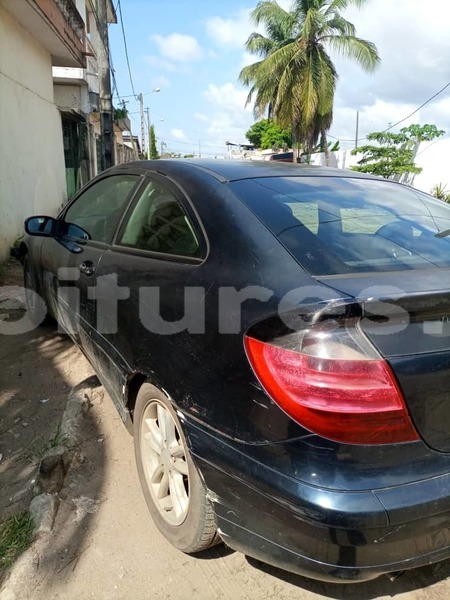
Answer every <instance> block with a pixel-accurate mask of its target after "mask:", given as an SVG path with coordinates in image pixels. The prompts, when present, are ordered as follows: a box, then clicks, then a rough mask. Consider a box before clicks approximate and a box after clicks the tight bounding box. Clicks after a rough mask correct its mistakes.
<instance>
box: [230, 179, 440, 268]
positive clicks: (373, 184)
mask: <svg viewBox="0 0 450 600" xmlns="http://www.w3.org/2000/svg"><path fill="white" fill-rule="evenodd" d="M230 187H231V188H232V190H233V191H234V193H235V194H236V195H237V196H238V197H239V198H240V199H241V200H242V201H243V202H244V203H245V204H246V205H247V206H248V207H249V208H250V209H251V210H252V211H253V212H254V213H255V214H256V216H257V217H258V218H259V219H260V220H261V221H262V222H263V223H264V224H265V225H266V226H267V227H268V228H269V229H270V230H271V231H272V233H273V234H274V235H275V236H276V237H277V238H278V240H279V241H280V242H281V243H282V244H283V245H284V246H285V247H286V248H287V249H288V250H289V252H291V254H292V255H293V256H294V257H295V258H296V259H297V260H298V261H299V262H300V264H301V265H302V266H303V267H304V268H305V269H306V270H307V271H308V272H310V273H311V274H312V275H337V274H344V273H358V272H373V271H400V270H405V269H437V268H440V267H442V268H444V267H450V205H449V204H446V203H445V202H443V201H441V200H435V199H434V198H432V197H431V196H428V195H427V194H424V193H422V192H418V191H417V190H414V189H413V188H409V187H406V186H403V185H399V184H396V183H393V182H389V181H382V180H380V181H377V180H372V179H361V178H351V177H348V178H341V177H267V178H257V179H252V180H242V181H235V182H232V183H230Z"/></svg>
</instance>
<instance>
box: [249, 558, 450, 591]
mask: <svg viewBox="0 0 450 600" xmlns="http://www.w3.org/2000/svg"><path fill="white" fill-rule="evenodd" d="M246 559H247V562H248V563H249V564H250V565H251V566H252V567H254V568H255V569H258V570H259V571H262V572H264V573H266V574H268V575H271V576H272V577H276V578H277V579H280V580H282V581H284V582H286V583H290V584H291V585H294V586H296V587H298V588H301V589H302V590H305V591H308V592H311V593H314V594H320V595H322V596H326V597H328V598H336V600H372V599H375V598H384V597H389V596H397V595H399V594H405V593H408V592H413V591H415V590H419V589H423V588H427V587H429V586H432V585H434V584H436V583H438V582H440V581H443V580H445V579H447V578H448V577H449V576H450V560H446V561H442V562H440V563H436V564H434V565H427V566H425V567H420V568H417V569H412V570H410V571H405V572H404V573H402V574H400V575H399V576H398V578H397V579H395V580H394V581H391V580H390V579H389V578H388V577H387V576H382V577H379V578H377V579H374V580H372V581H366V582H362V583H327V582H324V581H316V580H313V579H308V578H306V577H302V576H301V575H296V574H294V573H289V572H288V571H284V570H283V569H279V568H277V567H273V566H271V565H268V564H265V563H262V562H261V561H259V560H256V559H254V558H251V557H249V556H246Z"/></svg>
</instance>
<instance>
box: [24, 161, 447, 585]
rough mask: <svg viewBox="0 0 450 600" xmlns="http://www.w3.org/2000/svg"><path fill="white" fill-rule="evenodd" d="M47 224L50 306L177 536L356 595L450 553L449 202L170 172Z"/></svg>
mask: <svg viewBox="0 0 450 600" xmlns="http://www.w3.org/2000/svg"><path fill="white" fill-rule="evenodd" d="M25 227H26V231H27V233H28V235H27V236H26V237H25V238H24V240H23V243H22V246H21V254H22V260H23V266H24V273H25V284H26V288H27V298H28V306H29V313H30V315H31V317H32V318H33V319H34V321H35V322H38V321H40V320H42V319H43V318H44V315H45V312H46V311H48V312H49V313H50V314H52V315H53V316H54V317H56V318H57V320H58V321H59V322H60V323H61V324H62V325H63V327H64V328H65V329H66V330H67V331H68V332H69V333H70V335H71V336H72V337H73V339H74V340H75V341H76V343H77V344H79V345H80V347H81V348H82V350H83V352H84V353H85V354H86V356H88V358H89V360H90V361H91V362H92V365H93V366H94V369H95V370H96V372H97V374H98V376H99V378H100V380H101V381H102V383H103V384H104V386H105V388H106V389H107V390H108V392H109V394H110V395H111V398H112V399H113V401H114V403H115V404H116V406H117V409H118V411H119V413H120V415H121V417H122V419H123V420H124V421H125V422H126V423H128V425H130V427H132V430H133V432H134V437H135V449H136V459H137V466H138V470H139V475H140V479H141V483H142V487H143V490H144V494H145V498H146V501H147V504H148V507H149V509H150V512H151V514H152V517H153V519H154V520H155V522H156V524H157V526H158V527H159V529H160V530H161V531H162V533H163V534H164V535H165V536H166V538H167V539H168V540H169V541H170V542H171V543H172V544H174V545H175V546H176V547H178V548H179V549H180V550H182V551H184V552H189V553H193V552H198V551H200V550H203V549H205V548H207V547H208V546H210V545H212V544H214V543H216V542H217V541H218V540H219V539H222V540H223V541H225V543H226V544H228V546H230V547H231V548H233V549H236V550H239V551H241V552H245V553H246V554H248V555H250V556H253V557H255V558H257V559H261V560H262V561H265V562H267V563H271V564H273V565H277V566H279V567H282V568H283V569H287V570H290V571H293V572H296V573H300V574H303V575H306V576H308V577H313V578H317V579H322V580H325V581H342V582H344V581H362V580H368V579H373V578H375V577H377V576H379V575H381V574H384V573H391V572H397V571H401V570H404V569H411V568H413V567H417V566H420V565H425V564H429V563H431V562H434V561H439V560H441V559H444V558H447V557H449V556H450V206H449V205H447V204H445V203H444V202H442V201H440V200H435V199H433V198H431V197H430V196H428V195H426V194H423V193H421V192H419V191H416V190H414V189H412V188H408V187H405V186H402V185H400V184H397V183H394V182H391V181H386V180H381V179H378V178H375V177H370V176H367V175H361V174H358V173H355V172H351V171H344V170H335V169H326V168H320V167H310V166H305V165H283V164H276V163H271V164H270V165H268V164H267V163H264V162H260V163H257V162H244V163H239V162H235V161H198V162H196V161H193V162H190V161H183V160H179V161H176V160H172V161H165V160H160V161H154V162H152V161H150V162H138V163H130V164H126V165H121V166H118V167H114V168H112V169H110V170H108V171H106V172H104V173H102V174H101V175H100V176H98V177H97V178H96V179H94V180H93V181H92V182H90V183H89V184H88V185H87V186H86V187H85V188H84V189H83V190H82V191H81V192H80V193H79V194H78V195H77V196H76V197H75V198H74V199H73V200H72V201H71V202H70V204H69V205H68V206H66V208H64V210H63V211H62V213H61V214H60V215H59V216H58V218H56V219H52V218H50V217H32V218H30V219H28V220H27V221H26V225H25ZM34 292H36V293H34Z"/></svg>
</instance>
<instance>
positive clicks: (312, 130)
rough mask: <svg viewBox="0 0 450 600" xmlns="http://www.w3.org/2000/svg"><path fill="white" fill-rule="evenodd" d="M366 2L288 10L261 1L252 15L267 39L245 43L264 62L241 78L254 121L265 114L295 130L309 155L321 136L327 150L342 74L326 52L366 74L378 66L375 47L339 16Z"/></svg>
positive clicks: (326, 2)
mask: <svg viewBox="0 0 450 600" xmlns="http://www.w3.org/2000/svg"><path fill="white" fill-rule="evenodd" d="M366 2H367V0H294V1H293V4H292V8H291V10H290V11H286V10H284V9H283V8H281V6H280V5H279V4H278V3H277V2H276V0H261V1H260V2H259V3H258V5H257V6H256V8H255V9H254V10H253V12H252V15H251V16H252V20H253V22H254V23H255V25H257V26H258V25H264V26H265V30H266V35H262V34H260V33H252V34H251V36H250V37H249V38H248V40H247V42H246V49H247V51H248V52H250V53H252V54H255V55H258V56H260V57H261V60H259V61H258V62H256V63H254V64H252V65H249V66H247V67H244V68H243V69H242V71H241V73H240V74H239V79H240V81H241V82H242V83H243V84H244V85H246V86H247V87H249V88H250V91H249V94H248V97H247V104H248V103H250V102H252V101H253V102H254V113H255V117H257V118H260V117H261V116H263V115H265V114H266V112H267V113H268V115H269V118H270V117H272V116H273V118H274V119H275V120H276V121H277V123H278V124H279V125H280V126H282V127H286V128H287V127H291V128H292V133H293V136H294V140H296V142H298V141H300V140H302V143H303V146H304V148H305V149H306V151H307V152H310V151H311V149H312V148H313V146H314V145H315V144H316V143H317V140H318V137H319V135H321V136H322V143H323V144H324V145H326V132H327V131H328V130H329V128H330V127H331V123H332V114H333V102H334V92H335V89H336V83H337V79H338V74H337V72H336V69H335V67H334V64H333V61H332V60H331V58H330V56H329V54H328V51H329V50H335V51H337V52H339V53H340V54H341V55H343V56H346V57H348V58H352V59H354V60H355V61H356V62H357V63H359V64H360V65H361V66H362V67H363V69H364V70H366V71H368V72H370V71H373V70H374V69H375V67H376V66H377V64H378V63H379V62H380V58H379V56H378V52H377V49H376V47H375V45H374V44H372V43H371V42H369V41H367V40H363V39H361V38H358V37H356V31H355V27H354V25H352V23H350V22H349V21H347V20H346V19H344V18H343V17H342V16H341V14H340V11H341V10H343V9H345V8H347V7H348V6H349V5H352V4H353V5H355V6H357V7H361V6H363V5H364V4H365V3H366ZM294 145H295V144H294ZM294 160H295V158H294Z"/></svg>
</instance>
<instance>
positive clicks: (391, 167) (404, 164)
mask: <svg viewBox="0 0 450 600" xmlns="http://www.w3.org/2000/svg"><path fill="white" fill-rule="evenodd" d="M444 133H445V132H444V131H443V130H442V129H437V127H436V126H435V125H410V126H409V127H403V129H401V130H400V133H391V132H390V131H375V132H373V133H369V134H368V135H367V140H368V141H373V142H377V144H378V145H373V144H366V145H364V146H359V147H358V148H355V149H354V150H352V154H353V155H355V154H362V155H363V156H362V158H361V159H360V160H359V161H358V164H357V165H356V166H355V167H352V169H353V170H354V171H360V172H362V173H372V174H373V175H380V176H381V177H384V178H386V179H397V180H398V181H400V180H401V179H402V180H403V181H404V182H408V180H407V175H408V174H411V175H415V174H418V173H421V172H422V169H421V168H420V167H418V166H417V165H416V164H415V162H414V161H415V158H416V154H417V150H418V148H419V145H420V144H421V143H422V142H429V141H431V140H434V139H435V138H438V137H441V136H442V135H444ZM409 183H411V181H409Z"/></svg>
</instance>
